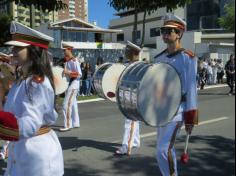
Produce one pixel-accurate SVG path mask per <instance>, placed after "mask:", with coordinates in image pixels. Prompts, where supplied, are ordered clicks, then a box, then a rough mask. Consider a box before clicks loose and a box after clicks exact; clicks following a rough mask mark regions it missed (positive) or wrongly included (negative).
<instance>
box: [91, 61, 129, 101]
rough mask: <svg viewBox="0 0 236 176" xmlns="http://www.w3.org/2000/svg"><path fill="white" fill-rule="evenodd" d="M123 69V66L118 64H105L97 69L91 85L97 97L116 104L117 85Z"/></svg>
mask: <svg viewBox="0 0 236 176" xmlns="http://www.w3.org/2000/svg"><path fill="white" fill-rule="evenodd" d="M125 68H126V67H125V65H123V64H118V63H116V64H113V63H105V64H102V65H101V66H100V67H98V69H97V70H96V71H95V73H94V76H93V80H94V81H93V85H94V89H95V91H96V92H97V94H98V96H99V97H101V98H104V99H108V100H110V101H112V102H116V97H115V93H116V89H117V83H118V80H119V78H120V75H121V74H122V72H123V71H124V70H125ZM109 94H114V96H111V95H109Z"/></svg>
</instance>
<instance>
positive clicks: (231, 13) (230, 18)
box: [219, 3, 235, 32]
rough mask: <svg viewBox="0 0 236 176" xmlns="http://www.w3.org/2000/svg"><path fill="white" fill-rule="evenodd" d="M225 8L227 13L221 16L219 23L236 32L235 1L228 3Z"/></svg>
mask: <svg viewBox="0 0 236 176" xmlns="http://www.w3.org/2000/svg"><path fill="white" fill-rule="evenodd" d="M224 9H225V12H226V14H225V15H224V16H223V17H221V18H219V24H220V26H221V27H223V28H225V29H226V30H228V31H230V32H235V3H233V4H226V5H225V7H224Z"/></svg>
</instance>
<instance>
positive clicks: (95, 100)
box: [77, 84, 227, 104]
mask: <svg viewBox="0 0 236 176" xmlns="http://www.w3.org/2000/svg"><path fill="white" fill-rule="evenodd" d="M221 87H227V84H220V85H210V86H205V87H204V89H203V90H207V89H214V88H221ZM198 90H200V88H198ZM104 100H105V99H103V98H95V99H91V100H83V101H77V103H78V104H83V103H92V102H98V101H104Z"/></svg>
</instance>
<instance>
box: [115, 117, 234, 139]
mask: <svg viewBox="0 0 236 176" xmlns="http://www.w3.org/2000/svg"><path fill="white" fill-rule="evenodd" d="M228 119H229V117H219V118H216V119H211V120H206V121H202V122H199V124H198V125H197V126H196V127H195V128H197V127H199V126H202V125H207V124H212V123H216V122H220V121H223V120H228ZM183 129H185V126H183V127H182V128H181V130H183ZM156 134H157V133H156V132H151V133H146V134H141V135H140V138H141V139H143V138H147V137H152V136H156ZM119 142H121V141H120V140H119V141H113V142H112V143H119Z"/></svg>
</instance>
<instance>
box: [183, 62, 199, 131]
mask: <svg viewBox="0 0 236 176" xmlns="http://www.w3.org/2000/svg"><path fill="white" fill-rule="evenodd" d="M196 78H197V59H194V58H191V59H190V60H189V65H188V69H187V80H186V81H187V94H186V109H185V112H184V122H185V126H186V131H187V132H188V133H189V134H191V132H192V128H193V126H194V125H197V124H198V108H197V79H196Z"/></svg>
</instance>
